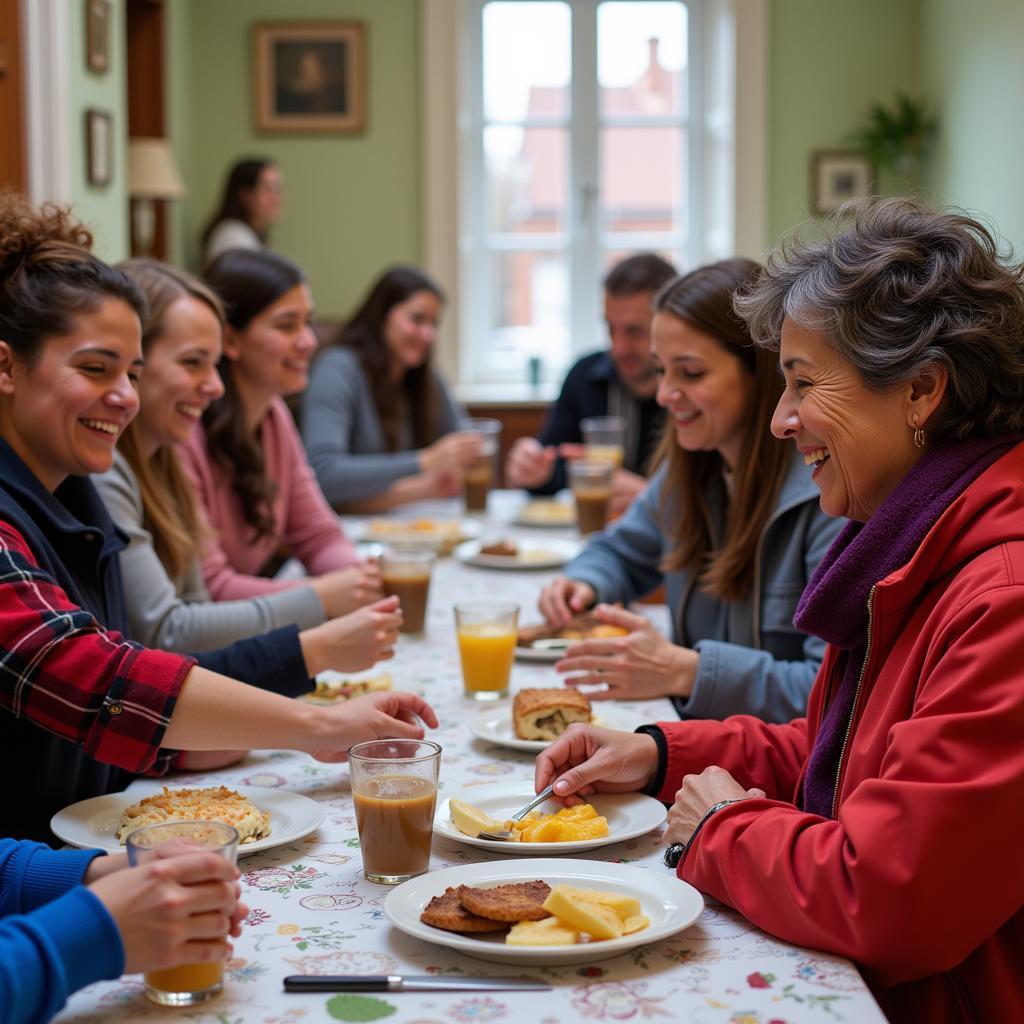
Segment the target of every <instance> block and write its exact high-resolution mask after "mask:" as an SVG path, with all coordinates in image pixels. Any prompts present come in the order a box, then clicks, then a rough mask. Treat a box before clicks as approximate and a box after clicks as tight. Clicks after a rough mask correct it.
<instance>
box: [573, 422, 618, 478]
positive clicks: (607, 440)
mask: <svg viewBox="0 0 1024 1024" xmlns="http://www.w3.org/2000/svg"><path fill="white" fill-rule="evenodd" d="M580 433H581V434H582V435H583V443H584V444H585V445H586V447H587V454H586V458H587V460H588V461H590V462H610V463H612V465H613V466H614V467H615V468H616V469H618V468H619V467H620V466H621V465H622V461H623V459H624V458H625V450H626V445H625V437H626V421H625V420H624V419H623V418H622V417H621V416H588V417H587V418H586V419H585V420H580Z"/></svg>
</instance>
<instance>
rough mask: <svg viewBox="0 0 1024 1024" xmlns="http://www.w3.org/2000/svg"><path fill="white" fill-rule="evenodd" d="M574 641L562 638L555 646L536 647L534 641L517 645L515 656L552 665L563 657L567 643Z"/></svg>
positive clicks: (567, 646) (521, 659) (522, 659)
mask: <svg viewBox="0 0 1024 1024" xmlns="http://www.w3.org/2000/svg"><path fill="white" fill-rule="evenodd" d="M574 643H576V641H575V640H562V641H559V646H557V647H555V646H552V647H544V646H541V647H538V646H537V644H536V643H534V644H533V645H532V646H530V647H517V648H516V657H517V658H518V659H519V660H520V661H542V662H545V663H546V664H549V665H553V664H554V663H555V662H556V661H558V660H559V659H560V658H564V657H565V652H566V651H567V650H568V649H569V645H570V644H574Z"/></svg>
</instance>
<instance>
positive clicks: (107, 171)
mask: <svg viewBox="0 0 1024 1024" xmlns="http://www.w3.org/2000/svg"><path fill="white" fill-rule="evenodd" d="M113 178H114V118H113V115H111V114H108V113H106V112H104V111H102V110H93V109H90V110H86V112H85V180H86V181H87V182H88V183H89V184H90V185H96V186H97V187H99V188H106V186H107V185H109V184H110V182H111V181H112V180H113Z"/></svg>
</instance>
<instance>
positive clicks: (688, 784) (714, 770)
mask: <svg viewBox="0 0 1024 1024" xmlns="http://www.w3.org/2000/svg"><path fill="white" fill-rule="evenodd" d="M764 795H765V792H764V790H763V789H757V788H754V789H744V788H743V787H742V786H741V785H740V784H739V783H738V782H737V781H736V780H735V779H734V778H733V777H732V776H731V775H730V774H729V773H728V772H727V771H726V770H725V769H724V768H719V767H718V765H709V766H708V767H707V768H705V769H704V771H702V772H701V773H700V775H684V776H683V785H682V786H681V787H680V789H679V791H678V792H677V793H676V799H675V802H674V803H673V804H672V808H671V810H669V812H668V827H667V828H666V829H665V834H664V836H662V842H663V843H665V844H666V845H670V844H672V843H688V842H689V841H690V837H691V836H692V835H693V830H694V829H695V828H696V827H697V825H698V824H699V822H700V820H701V818H703V817H704V815H705V814H706V813H707V811H708V809H709V808H711V807H714V806H715V804H717V803H720V802H721V801H722V800H747V799H751V800H752V799H755V798H757V797H764Z"/></svg>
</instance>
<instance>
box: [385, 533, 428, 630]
mask: <svg viewBox="0 0 1024 1024" xmlns="http://www.w3.org/2000/svg"><path fill="white" fill-rule="evenodd" d="M436 558H437V556H436V555H435V554H434V552H433V551H427V550H422V549H406V548H385V549H384V551H383V553H382V554H381V556H380V559H379V563H380V582H381V586H382V587H383V589H384V593H385V594H386V595H387V596H389V597H390V596H392V595H394V596H395V597H397V598H398V600H399V603H400V604H401V606H402V625H401V628H400V630H399V632H402V633H409V634H412V635H414V636H419V635H422V633H423V630H424V627H425V625H426V621H427V598H428V596H429V595H430V574H431V572H432V571H433V568H434V562H435V561H436Z"/></svg>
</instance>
